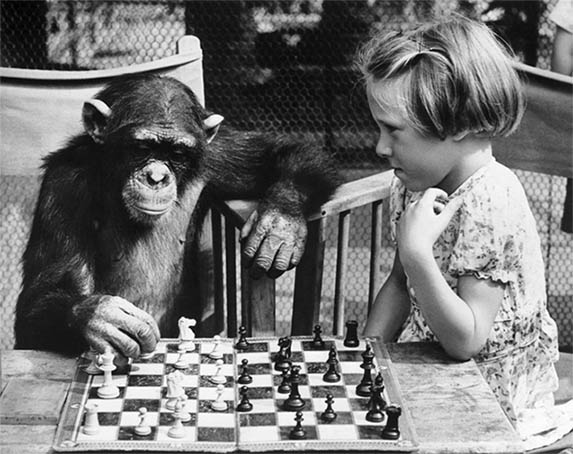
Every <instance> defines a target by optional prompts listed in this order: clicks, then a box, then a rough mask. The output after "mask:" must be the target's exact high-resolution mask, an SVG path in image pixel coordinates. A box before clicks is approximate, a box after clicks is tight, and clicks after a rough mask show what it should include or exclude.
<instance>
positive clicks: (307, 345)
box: [301, 341, 334, 352]
mask: <svg viewBox="0 0 573 454" xmlns="http://www.w3.org/2000/svg"><path fill="white" fill-rule="evenodd" d="M301 344H302V349H303V350H306V351H321V350H324V351H326V352H327V351H329V350H330V347H332V346H333V345H334V342H333V341H324V346H322V347H315V346H314V345H312V341H303V342H301Z"/></svg>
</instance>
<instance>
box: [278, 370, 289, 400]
mask: <svg viewBox="0 0 573 454" xmlns="http://www.w3.org/2000/svg"><path fill="white" fill-rule="evenodd" d="M289 371H290V368H289V369H283V371H282V381H281V383H280V385H279V386H278V388H277V392H278V393H280V394H288V393H290V390H291V387H290V377H289Z"/></svg>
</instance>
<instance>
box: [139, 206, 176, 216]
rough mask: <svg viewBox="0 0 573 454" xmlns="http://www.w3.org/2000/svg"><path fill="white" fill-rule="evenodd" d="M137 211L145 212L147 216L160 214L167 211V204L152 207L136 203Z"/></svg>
mask: <svg viewBox="0 0 573 454" xmlns="http://www.w3.org/2000/svg"><path fill="white" fill-rule="evenodd" d="M137 211H140V212H141V213H144V214H147V215H148V216H161V215H163V214H165V213H167V211H169V206H162V207H154V206H143V205H138V206H137Z"/></svg>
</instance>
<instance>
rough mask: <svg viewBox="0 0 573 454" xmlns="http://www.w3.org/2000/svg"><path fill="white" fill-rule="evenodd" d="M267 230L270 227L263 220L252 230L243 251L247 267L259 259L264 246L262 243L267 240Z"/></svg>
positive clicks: (244, 262) (244, 263)
mask: <svg viewBox="0 0 573 454" xmlns="http://www.w3.org/2000/svg"><path fill="white" fill-rule="evenodd" d="M267 232H268V228H267V227H266V226H265V225H263V223H262V222H258V223H257V225H256V226H255V229H254V232H253V231H251V234H250V235H249V237H248V238H247V240H246V242H245V244H244V245H243V251H242V257H243V265H244V266H245V267H246V268H250V267H252V266H253V264H254V263H255V262H257V261H259V259H258V255H259V254H260V250H261V248H262V247H263V246H262V244H263V243H264V241H265V237H266V235H267ZM271 263H272V262H271Z"/></svg>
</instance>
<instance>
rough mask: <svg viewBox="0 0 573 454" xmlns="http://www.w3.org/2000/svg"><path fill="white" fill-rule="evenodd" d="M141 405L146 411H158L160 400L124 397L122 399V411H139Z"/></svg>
mask: <svg viewBox="0 0 573 454" xmlns="http://www.w3.org/2000/svg"><path fill="white" fill-rule="evenodd" d="M142 407H144V408H146V409H147V411H159V408H160V407H161V401H160V400H159V399H125V400H124V401H123V411H139V409H140V408H142Z"/></svg>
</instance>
